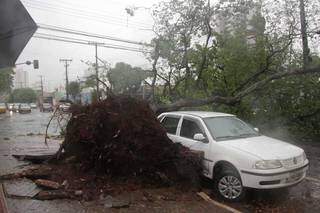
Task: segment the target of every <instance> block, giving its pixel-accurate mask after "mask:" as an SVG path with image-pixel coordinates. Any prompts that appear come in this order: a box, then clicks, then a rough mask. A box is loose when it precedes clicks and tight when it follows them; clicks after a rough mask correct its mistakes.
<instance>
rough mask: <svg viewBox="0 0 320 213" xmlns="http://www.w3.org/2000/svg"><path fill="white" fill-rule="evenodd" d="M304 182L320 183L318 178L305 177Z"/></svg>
mask: <svg viewBox="0 0 320 213" xmlns="http://www.w3.org/2000/svg"><path fill="white" fill-rule="evenodd" d="M306 180H310V181H314V182H318V183H320V179H318V178H313V177H306Z"/></svg>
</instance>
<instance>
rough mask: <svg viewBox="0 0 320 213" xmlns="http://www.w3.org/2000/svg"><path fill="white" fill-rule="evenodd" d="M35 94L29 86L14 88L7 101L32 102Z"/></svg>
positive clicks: (34, 100)
mask: <svg viewBox="0 0 320 213" xmlns="http://www.w3.org/2000/svg"><path fill="white" fill-rule="evenodd" d="M36 100H37V94H36V92H35V91H34V90H33V89H31V88H21V89H14V90H13V91H12V93H11V94H10V96H9V102H12V103H13V102H15V103H32V102H36Z"/></svg>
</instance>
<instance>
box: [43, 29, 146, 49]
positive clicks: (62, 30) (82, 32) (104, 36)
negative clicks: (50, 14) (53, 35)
mask: <svg viewBox="0 0 320 213" xmlns="http://www.w3.org/2000/svg"><path fill="white" fill-rule="evenodd" d="M38 27H39V28H40V29H44V30H50V31H57V32H62V33H69V34H75V35H81V36H87V37H94V38H100V39H107V40H112V41H118V42H125V43H130V44H136V45H147V44H144V43H142V42H137V41H132V40H127V39H121V38H117V37H112V36H106V35H101V34H93V33H89V32H85V31H79V30H73V29H70V28H64V27H58V26H52V25H46V24H38Z"/></svg>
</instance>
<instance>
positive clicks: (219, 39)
mask: <svg viewBox="0 0 320 213" xmlns="http://www.w3.org/2000/svg"><path fill="white" fill-rule="evenodd" d="M301 1H302V3H303V6H305V16H306V17H305V22H307V25H306V31H307V33H306V34H304V31H303V30H301V29H302V25H304V24H305V23H304V22H303V19H299V18H298V17H300V16H302V15H301V14H302V13H301V7H299V3H300V5H301ZM301 1H300V2H297V1H293V0H289V1H271V0H264V1H255V0H236V1H234V0H223V1H219V2H217V3H214V4H213V2H210V0H208V1H205V0H200V1H199V0H187V1H183V0H169V1H165V2H161V3H159V4H158V5H157V6H156V7H155V8H154V10H153V17H154V20H155V25H154V32H155V34H156V37H155V38H154V39H153V40H152V44H153V46H154V49H153V51H152V52H151V53H150V54H149V55H148V59H149V60H150V62H151V63H152V68H153V69H152V75H153V83H154V82H156V81H157V82H163V86H164V88H163V89H162V92H161V93H157V90H154V95H153V96H151V97H150V99H149V101H150V102H151V103H152V106H153V107H154V109H155V111H156V112H157V113H160V112H163V111H168V110H178V109H181V108H196V109H199V108H202V109H211V110H215V111H227V112H232V113H235V114H237V115H239V116H241V117H244V118H247V119H249V120H252V121H258V120H259V118H258V116H261V118H265V120H270V121H271V120H272V119H273V118H275V117H277V116H279V117H282V118H285V119H283V121H281V122H279V123H278V124H279V125H281V123H290V121H293V120H295V121H296V122H300V124H301V123H303V118H305V117H309V118H310V117H312V116H313V117H314V118H313V120H314V122H310V125H312V128H311V129H312V130H311V131H313V133H315V131H314V130H317V129H319V123H320V122H319V111H320V110H319V108H320V106H319V101H318V100H319V94H318V91H319V90H320V81H319V77H320V63H318V60H317V59H316V58H317V54H318V52H317V49H316V48H311V47H312V46H313V45H316V42H318V41H315V38H317V39H318V40H319V36H318V32H317V30H316V29H320V26H319V22H317V21H315V20H316V19H317V18H319V17H320V13H319V11H318V9H317V8H319V7H316V6H315V5H317V4H320V3H319V2H318V3H315V2H310V1H303V0H301ZM318 6H320V5H318ZM305 36H307V39H308V41H309V44H311V45H310V48H309V47H308V46H307V47H305V42H302V41H301V37H305ZM302 46H303V47H304V48H302ZM307 48H308V49H309V51H302V49H307ZM304 54H308V57H309V58H310V60H308V64H307V65H306V66H303V64H304V60H302V58H304V57H303V55H304ZM313 55H315V57H313ZM311 59H313V60H311ZM307 74H312V75H307ZM153 87H156V85H155V84H153ZM311 97H312V98H311ZM280 102H281V104H279V103H280ZM287 105H290V107H285V106H287ZM280 106H282V107H280ZM260 121H262V119H260ZM317 121H318V122H317ZM300 126H301V125H300ZM317 134H319V133H317Z"/></svg>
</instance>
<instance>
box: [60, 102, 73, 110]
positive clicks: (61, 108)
mask: <svg viewBox="0 0 320 213" xmlns="http://www.w3.org/2000/svg"><path fill="white" fill-rule="evenodd" d="M70 107H71V104H70V103H62V104H60V105H59V109H60V110H62V111H63V112H68V111H69V108H70Z"/></svg>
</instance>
